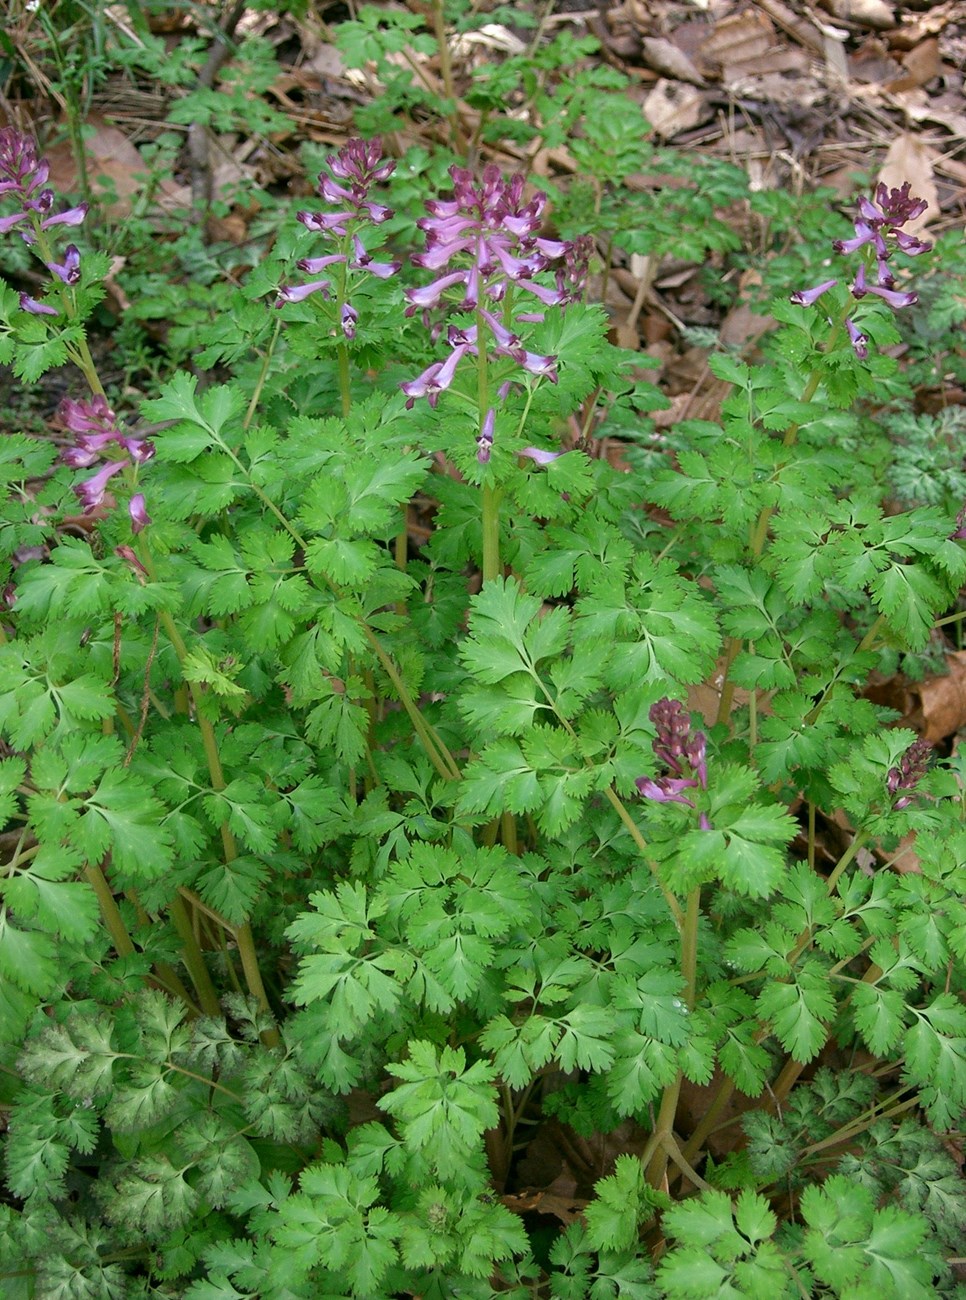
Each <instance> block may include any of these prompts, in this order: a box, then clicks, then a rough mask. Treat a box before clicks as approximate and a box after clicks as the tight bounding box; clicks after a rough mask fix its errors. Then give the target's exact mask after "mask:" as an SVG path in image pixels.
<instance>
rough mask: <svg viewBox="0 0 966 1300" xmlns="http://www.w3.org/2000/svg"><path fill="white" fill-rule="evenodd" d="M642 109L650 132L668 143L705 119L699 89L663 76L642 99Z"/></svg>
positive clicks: (702, 100) (703, 101)
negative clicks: (649, 125)
mask: <svg viewBox="0 0 966 1300" xmlns="http://www.w3.org/2000/svg"><path fill="white" fill-rule="evenodd" d="M643 107H644V116H645V117H646V118H647V120H648V122H650V124H651V130H652V131H653V132H654V134H655V135H656V136H658V137H659V139H661V140H669V139H670V138H671V137H672V136H675V135H677V134H678V133H679V132H681V131H690V130H691V129H692V128H693V127H696V126H697V125H698V123H699V122H701V121H703V119H704V118H705V116H706V104H705V99H704V96H703V95H702V94H701V92H700V90H697V89H694V88H693V87H690V86H682V85H681V84H680V82H678V81H668V80H666V79H665V78H664V77H662V78H661V80H660V81H658V82H657V84H656V85H655V87H654V89H653V90H652V91H651V93H650V94H649V95H648V97H647V98H646V99H645V101H644V106H643Z"/></svg>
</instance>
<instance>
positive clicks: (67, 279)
mask: <svg viewBox="0 0 966 1300" xmlns="http://www.w3.org/2000/svg"><path fill="white" fill-rule="evenodd" d="M47 270H48V271H52V272H53V274H54V275H56V276H57V278H58V280H63V282H64V284H77V283H78V281H79V280H80V278H81V272H80V250H79V249H78V247H77V245H76V244H68V245H67V249H66V251H65V253H64V260H63V262H48V263H47Z"/></svg>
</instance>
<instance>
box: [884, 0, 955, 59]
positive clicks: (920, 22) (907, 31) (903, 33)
mask: <svg viewBox="0 0 966 1300" xmlns="http://www.w3.org/2000/svg"><path fill="white" fill-rule="evenodd" d="M962 14H963V5H962V0H946V3H945V4H938V5H937V4H933V5H930V6H929V8H928V9H927V10H926V12H925V13H921V14H910V13H904V14H903V15H902V26H901V27H899V28H897V29H896V30H895V31H894V32H890V33H889V44H890V45H892V46H894V47H895V48H896V49H897V50H911V49H912V47H913V46H914V45H918V44H919V42H920V41H921V40H922V39H923V38H924V37H926V36H936V35H938V34H939V33H940V32H941V31H943V29H944V28H945V27H946V26H947V24H948V23H951V22H953V20H954V19H956V18H962Z"/></svg>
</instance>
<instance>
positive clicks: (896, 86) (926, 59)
mask: <svg viewBox="0 0 966 1300" xmlns="http://www.w3.org/2000/svg"><path fill="white" fill-rule="evenodd" d="M942 67H943V63H942V59H941V58H940V57H939V42H938V41H937V40H936V38H935V37H930V38H929V40H927V41H921V42H920V43H919V44H918V45H917V46H916V47H915V48H914V49H911V50H910V51H909V53H908V54H907V55H906V56H905V58H904V59H903V60H902V75H901V76H899V77H896V78H895V79H894V80H892V81H890V82H889V83H888V84H887V85H886V87H885V89H886V90H887V91H889V92H890V94H895V93H896V92H897V91H900V90H914V89H915V88H916V86H925V85H928V83H929V82H930V81H933V80H935V78H936V77H938V76H939V74H940V73H941V72H942Z"/></svg>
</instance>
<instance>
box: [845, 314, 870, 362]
mask: <svg viewBox="0 0 966 1300" xmlns="http://www.w3.org/2000/svg"><path fill="white" fill-rule="evenodd" d="M845 328H846V329H847V330H848V332H849V339H850V340H851V342H852V347H853V349H854V351H855V355H856V356H857V357H858V358H859V360H860V361H864V360H865V359H866V357H867V356H868V355H869V340H868V338H867V337H866V335H865V334H863V333H862V331H861V330H860V329H859V327H858V326H857V325H856V323H855V321H854V320H853V319H852V317H851V316H849V317H847V319H846V322H845Z"/></svg>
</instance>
